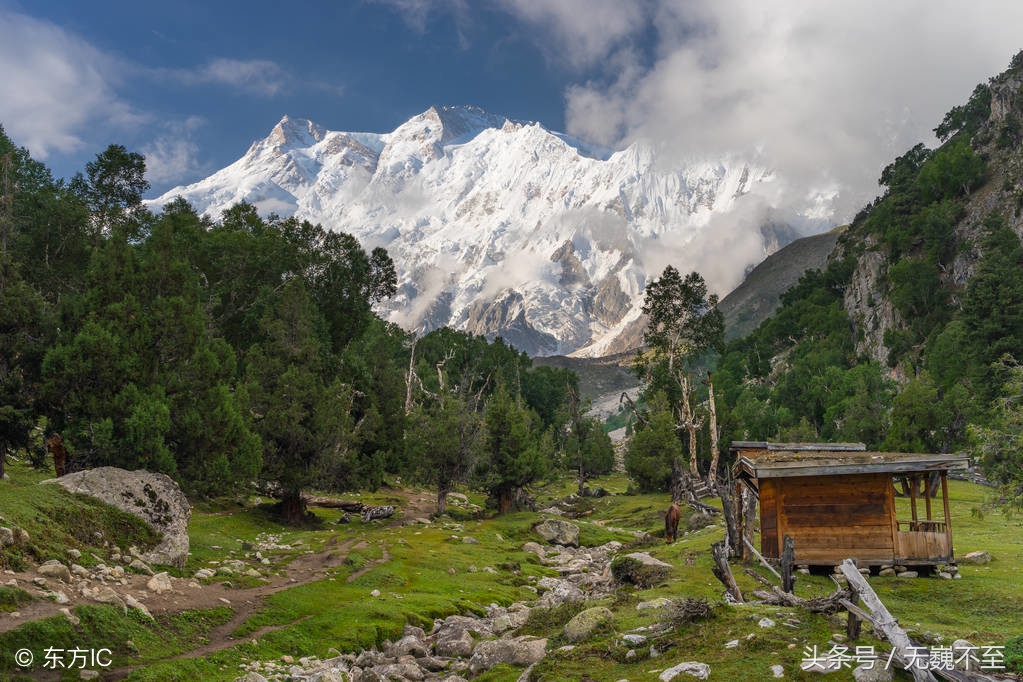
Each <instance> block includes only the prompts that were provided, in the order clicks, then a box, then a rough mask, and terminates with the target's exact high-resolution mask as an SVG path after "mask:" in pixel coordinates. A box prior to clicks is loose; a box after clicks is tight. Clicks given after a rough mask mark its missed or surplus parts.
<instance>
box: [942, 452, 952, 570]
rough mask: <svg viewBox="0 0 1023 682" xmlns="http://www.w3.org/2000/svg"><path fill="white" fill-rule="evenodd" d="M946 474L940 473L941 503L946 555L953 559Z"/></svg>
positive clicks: (950, 515) (944, 472)
mask: <svg viewBox="0 0 1023 682" xmlns="http://www.w3.org/2000/svg"><path fill="white" fill-rule="evenodd" d="M947 474H948V472H947V471H942V472H941V501H942V503H944V505H945V536H946V537H947V538H948V555H949V557H951V558H952V559H954V558H955V552H953V551H952V514H951V513H950V512H949V510H948V476H947Z"/></svg>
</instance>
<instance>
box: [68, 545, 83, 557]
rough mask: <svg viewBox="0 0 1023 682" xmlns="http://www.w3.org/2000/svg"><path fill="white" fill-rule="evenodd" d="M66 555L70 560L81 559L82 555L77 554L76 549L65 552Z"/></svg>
mask: <svg viewBox="0 0 1023 682" xmlns="http://www.w3.org/2000/svg"><path fill="white" fill-rule="evenodd" d="M67 555H68V556H69V557H71V558H72V559H81V558H82V553H81V552H79V551H78V550H77V549H74V548H72V549H69V550H68V551H67Z"/></svg>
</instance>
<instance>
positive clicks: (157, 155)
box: [142, 116, 209, 185]
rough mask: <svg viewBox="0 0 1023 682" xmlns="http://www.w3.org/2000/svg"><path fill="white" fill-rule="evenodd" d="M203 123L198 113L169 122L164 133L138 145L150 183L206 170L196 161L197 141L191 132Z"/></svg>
mask: <svg viewBox="0 0 1023 682" xmlns="http://www.w3.org/2000/svg"><path fill="white" fill-rule="evenodd" d="M205 123H206V121H205V120H204V119H202V118H201V117H199V116H190V117H189V118H187V119H186V120H184V121H176V122H173V123H169V124H167V125H166V126H165V132H164V133H162V134H160V135H158V136H157V137H156V139H154V140H153V141H152V142H150V143H149V144H147V145H146V146H144V147H143V148H142V153H143V154H144V155H145V157H146V179H147V180H149V181H150V183H152V184H154V185H161V184H181V183H185V182H189V181H191V180H195V179H196V178H197V177H198V176H200V175H201V174H202V173H204V172H206V171H208V170H209V168H208V167H207V166H206V165H204V164H202V163H200V162H199V144H198V143H197V142H196V141H195V132H196V131H197V130H198V129H199V128H201V127H202V126H203V125H205Z"/></svg>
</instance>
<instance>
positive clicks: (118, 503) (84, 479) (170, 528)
mask: <svg viewBox="0 0 1023 682" xmlns="http://www.w3.org/2000/svg"><path fill="white" fill-rule="evenodd" d="M53 482H55V483H57V484H58V485H61V486H63V487H65V488H67V489H68V490H69V491H71V492H73V493H82V494H83V495H89V496H90V497H95V498H97V499H99V500H102V501H103V502H106V503H107V504H109V505H111V506H113V507H117V508H118V509H120V510H122V511H125V512H128V513H129V514H132V515H134V516H137V517H139V518H140V519H142V520H143V521H145V522H146V523H148V524H149V525H150V526H152V527H153V528H154V529H155V530H156V531H158V532H160V533H162V534H163V540H162V541H161V542H160V544H159V545H157V546H156V548H155V549H153V550H151V551H149V552H146V553H144V554H143V555H142V560H143V561H145V562H146V563H149V564H163V565H167V566H174V567H177V568H184V566H185V560H186V559H187V558H188V521H189V519H190V518H191V516H192V508H191V506H189V504H188V499H187V498H186V497H185V494H184V493H183V492H181V488H179V487H178V484H177V483H175V482H174V481H173V480H172V479H171V477H170V476H167V475H165V474H154V473H152V472H149V471H142V470H139V471H126V470H125V469H118V468H117V467H99V468H98V469H89V470H88V471H77V472H75V473H72V474H67V475H65V476H62V477H61V478H58V479H53Z"/></svg>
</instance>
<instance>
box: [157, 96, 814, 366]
mask: <svg viewBox="0 0 1023 682" xmlns="http://www.w3.org/2000/svg"><path fill="white" fill-rule="evenodd" d="M772 182H773V176H772V174H771V172H770V171H769V170H768V169H766V168H763V167H757V166H756V165H753V164H750V163H744V162H742V161H738V160H727V159H726V160H719V161H716V162H706V161H704V162H698V163H690V164H685V165H679V164H674V165H667V164H665V163H664V162H663V161H662V160H661V159H660V158H659V156H658V154H657V151H656V150H655V149H654V148H653V147H652V146H649V145H642V144H634V145H632V146H630V147H628V148H626V149H624V150H622V151H618V152H614V153H611V151H610V150H605V149H601V148H599V147H595V146H589V145H586V144H585V143H583V142H581V141H578V140H573V139H572V138H569V137H567V136H565V135H561V134H558V133H553V132H551V131H549V130H546V129H545V128H543V127H542V126H540V125H539V124H535V123H520V122H515V121H510V120H507V119H505V118H503V117H499V116H493V115H491V114H488V113H486V112H484V111H482V110H480V109H476V108H471V107H432V108H430V109H429V110H427V111H426V112H424V113H422V114H420V115H418V116H415V117H414V118H412V119H410V120H409V121H407V122H405V123H403V124H402V125H401V126H399V127H398V128H397V129H395V130H394V131H393V132H390V133H384V134H377V133H345V132H332V131H327V130H324V129H323V128H321V127H319V126H317V125H316V124H314V123H312V122H310V121H306V120H301V119H293V118H289V117H287V116H285V117H284V118H283V119H281V121H280V123H278V124H277V125H276V126H275V127H274V128H273V130H272V131H271V132H270V135H269V136H268V137H266V138H265V139H263V140H259V141H257V142H255V143H253V144H252V146H251V147H250V148H249V150H248V151H247V152H246V153H245V155H244V156H243V157H242V158H240V159H239V160H238V161H236V162H235V163H233V164H231V165H230V166H228V167H226V168H224V169H222V170H220V171H218V172H217V173H214V174H213V175H211V176H210V177H208V178H206V179H205V180H202V181H199V182H196V183H194V184H192V185H188V186H185V187H176V188H174V189H172V190H170V191H169V192H167V193H166V194H164V195H163V196H161V197H159V198H158V199H155V200H152V201H150V202H149V204H150V207H151V208H153V209H154V210H157V209H159V208H160V207H161V206H163V204H165V203H166V202H168V201H170V200H172V199H173V198H175V197H176V196H182V197H184V198H185V199H186V200H187V201H188V202H189V203H190V204H192V206H193V207H195V208H196V210H198V211H199V212H201V213H203V214H205V215H208V216H210V217H212V218H214V219H216V218H218V217H219V216H220V213H221V212H222V211H223V210H224V209H226V208H229V207H230V206H232V205H234V204H236V203H238V202H240V201H247V202H249V203H251V204H254V205H255V206H256V207H257V208H258V209H259V211H260V212H261V213H263V214H268V213H270V212H274V213H277V214H278V215H282V216H289V215H296V216H298V217H300V218H304V219H308V220H310V221H313V222H319V223H321V224H323V225H324V226H325V227H328V228H331V229H336V230H343V231H345V232H349V233H351V234H353V235H355V236H356V237H357V238H358V239H359V240H360V241H361V242H362V243H363V245H364V246H366V247H368V248H372V247H375V246H384V247H385V248H386V249H387V250H388V252H389V253H390V255H391V257H392V258H393V259H394V262H395V265H396V266H397V269H398V278H399V289H398V294H397V296H395V297H394V298H393V299H392V300H391V301H389V302H388V303H387V305H386V308H385V309H384V310H382V311H381V312H382V313H383V314H384V315H385V316H387V317H388V318H389V319H391V320H392V321H394V322H397V323H399V324H401V325H402V326H404V327H406V328H409V329H415V330H419V331H428V330H430V329H434V328H437V327H440V326H444V325H448V326H451V327H454V328H456V329H462V330H466V331H469V332H472V333H476V334H484V335H486V336H488V337H491V338H492V337H494V336H497V335H500V336H503V337H504V339H505V340H506V341H508V342H509V343H511V344H513V345H514V346H516V347H518V348H520V349H522V350H525V351H527V352H528V353H530V354H531V355H550V354H568V353H574V354H577V355H586V356H601V355H606V354H610V353H614V352H620V351H624V350H627V349H629V348H631V347H634V346H635V345H637V343H638V341H639V338H640V336H639V335H640V331H641V328H642V314H641V311H640V308H641V306H642V297H643V287H644V286H645V283H646V281H647V279H648V278H650V277H656V276H658V275H659V274H660V272H661V271H662V270H663V268H664V266H665V265H667V264H669V263H673V264H675V265H676V267H678V268H679V269H680V270H683V271H688V270H691V269H696V270H699V271H700V272H701V273H703V274H704V276H705V277H706V278H707V280H708V283H709V284H710V285H711V288H712V289H713V290H716V291H718V293H719V294H721V295H724V294H726V293H728V291H729V290H731V288H732V287H734V286H735V285H736V284H738V283H739V281H740V280H741V278H742V276H743V273H744V272H745V270H746V269H747V268H748V267H749V266H751V265H754V264H755V263H757V262H759V261H760V260H762V259H763V258H764V257H765V256H766V255H768V253H769V252H770V251H773V250H774V249H777V248H778V247H779V246H781V245H784V243H785V242H787V241H790V240H791V239H792V238H793V237H794V236H796V235H795V234H791V235H787V234H783V235H781V237H779V235H778V233H777V231H775V232H773V233H771V234H768V233H766V232H763V231H762V230H761V223H762V222H763V221H762V220H761V218H762V215H763V214H762V213H761V212H760V209H761V208H762V203H761V202H760V201H758V200H757V199H756V196H757V195H761V194H763V193H761V192H755V191H753V190H755V189H757V188H762V187H769V185H770V184H771V183H772ZM747 195H750V196H747Z"/></svg>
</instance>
